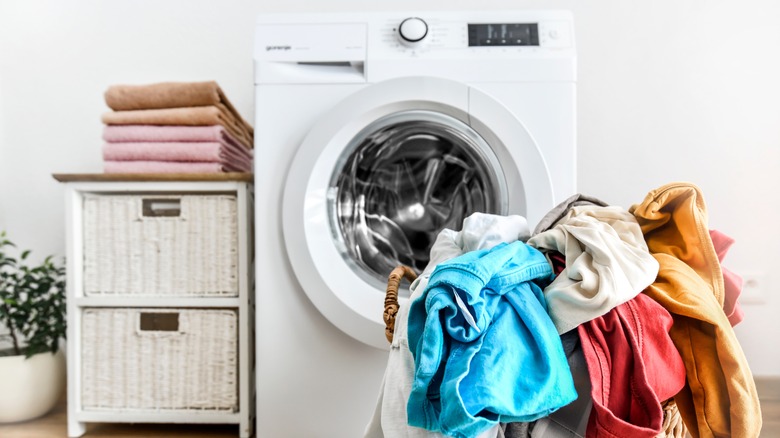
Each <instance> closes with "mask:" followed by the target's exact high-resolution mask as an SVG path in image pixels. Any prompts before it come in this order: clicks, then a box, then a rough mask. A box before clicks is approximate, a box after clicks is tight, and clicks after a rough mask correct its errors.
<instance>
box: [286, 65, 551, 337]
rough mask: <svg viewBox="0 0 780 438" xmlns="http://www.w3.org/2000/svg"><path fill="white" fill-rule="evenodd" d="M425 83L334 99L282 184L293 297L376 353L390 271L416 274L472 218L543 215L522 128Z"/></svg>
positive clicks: (491, 106)
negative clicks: (439, 239)
mask: <svg viewBox="0 0 780 438" xmlns="http://www.w3.org/2000/svg"><path fill="white" fill-rule="evenodd" d="M430 81H431V79H427V80H423V81H422V83H421V80H420V79H411V78H409V79H405V80H393V81H388V82H385V83H380V84H376V85H372V86H370V87H368V88H365V89H364V90H362V91H361V92H358V93H356V94H355V95H353V96H352V97H351V98H349V99H347V100H346V101H344V102H342V103H341V104H340V105H338V106H337V107H336V108H335V109H334V110H333V111H331V112H330V113H329V115H328V116H327V117H325V118H324V119H322V120H320V122H319V123H318V124H317V125H316V126H315V127H314V128H313V129H312V130H311V131H310V133H309V134H308V135H307V137H306V138H305V139H304V141H303V143H302V144H301V148H300V149H299V151H298V153H297V155H296V157H295V159H294V161H293V164H292V166H291V169H290V173H289V175H288V179H287V183H286V187H285V193H284V212H283V214H284V218H283V223H284V237H285V243H286V246H287V250H288V256H289V258H290V262H291V264H292V266H293V269H294V270H295V273H296V276H297V277H298V280H299V282H300V283H301V286H302V287H303V290H304V291H305V292H306V294H307V295H308V297H309V298H310V299H311V301H312V302H313V303H314V304H315V306H316V307H317V308H318V310H319V311H320V312H321V313H322V314H323V315H324V316H325V317H326V318H327V319H328V320H329V321H331V322H332V323H333V324H334V325H336V326H337V327H339V328H340V329H341V330H342V331H344V332H345V333H346V334H348V335H350V336H352V337H354V338H355V339H357V340H359V341H362V342H364V343H367V344H369V345H372V346H375V347H379V348H386V347H387V345H388V344H387V341H386V340H385V337H384V322H383V320H382V312H383V309H384V292H385V286H386V284H387V276H388V275H389V274H390V271H392V270H393V268H395V267H396V266H398V265H406V266H410V267H411V268H413V269H414V270H416V271H417V272H418V273H419V272H422V270H423V269H425V267H426V266H427V264H428V260H429V252H430V249H431V246H432V245H433V243H434V241H435V240H436V236H437V235H438V234H439V232H440V231H441V230H442V229H445V228H449V229H452V230H459V229H460V228H461V225H462V223H463V219H465V218H466V217H468V216H469V215H470V214H472V213H474V212H485V213H493V214H521V215H523V216H531V215H534V216H538V217H541V214H542V212H544V211H547V210H549V208H551V207H552V189H551V183H550V178H549V175H548V174H547V169H546V166H545V165H544V160H543V159H542V157H541V154H540V153H539V150H538V148H537V147H536V145H535V144H534V142H533V140H532V139H531V137H530V136H529V135H528V133H527V132H526V130H525V128H524V127H523V126H522V123H520V121H518V120H516V119H515V118H514V117H513V116H512V115H511V114H509V113H508V111H507V110H506V109H505V108H504V107H503V106H501V105H500V104H498V102H495V101H494V100H493V99H492V98H490V97H488V96H486V95H484V94H481V93H479V92H477V91H476V90H474V89H472V88H470V87H468V86H466V85H463V84H459V83H455V82H451V81H446V80H437V85H438V87H431V86H430V83H429V82H430ZM442 88H444V89H442ZM415 89H416V90H415ZM437 89H438V92H436V91H435V90H437ZM415 91H416V92H415ZM477 94H478V95H479V97H478V98H476V99H475V95H477ZM463 97H465V99H463V101H459V98H463ZM475 102H476V103H477V104H479V102H483V105H486V107H485V108H483V109H482V111H477V110H479V109H480V108H475V107H474V105H475ZM477 113H481V114H477ZM479 116H481V117H479ZM507 123H508V126H507ZM529 213H530V214H529ZM399 292H400V293H401V300H405V299H406V298H407V297H408V290H406V296H404V290H403V289H402V290H401V291H399Z"/></svg>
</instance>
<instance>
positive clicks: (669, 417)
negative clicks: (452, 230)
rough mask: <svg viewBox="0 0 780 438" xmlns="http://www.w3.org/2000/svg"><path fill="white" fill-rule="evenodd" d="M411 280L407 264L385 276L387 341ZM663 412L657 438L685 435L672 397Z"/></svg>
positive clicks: (391, 334) (665, 403)
mask: <svg viewBox="0 0 780 438" xmlns="http://www.w3.org/2000/svg"><path fill="white" fill-rule="evenodd" d="M404 278H405V279H407V280H409V282H412V281H414V280H415V278H417V274H416V273H415V272H414V271H413V270H412V268H410V267H408V266H403V265H401V266H397V267H396V268H395V269H393V271H392V272H391V273H390V275H389V276H388V277H387V290H386V291H385V310H384V314H383V319H384V321H385V336H386V337H387V341H388V342H393V334H394V333H395V316H396V314H397V313H398V308H399V304H398V287H399V286H400V285H401V280H402V279H404ZM661 407H662V408H663V414H664V423H663V432H661V433H660V434H659V435H658V438H683V437H685V436H686V435H687V433H688V429H687V428H686V427H685V424H684V423H683V421H682V417H681V416H680V411H679V410H677V405H676V404H675V402H674V399H669V400H667V401H665V402H663V403H662V404H661Z"/></svg>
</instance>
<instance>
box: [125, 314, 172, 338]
mask: <svg viewBox="0 0 780 438" xmlns="http://www.w3.org/2000/svg"><path fill="white" fill-rule="evenodd" d="M179 315H180V312H138V326H137V330H136V332H137V333H138V334H139V335H156V336H160V335H180V334H183V332H182V331H181V330H180V329H181V326H180V324H179Z"/></svg>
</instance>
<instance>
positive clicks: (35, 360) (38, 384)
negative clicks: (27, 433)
mask: <svg viewBox="0 0 780 438" xmlns="http://www.w3.org/2000/svg"><path fill="white" fill-rule="evenodd" d="M64 387H65V357H64V356H63V354H62V350H59V351H57V353H55V354H51V353H40V354H36V355H34V356H32V357H30V358H29V359H26V358H25V357H24V356H8V357H0V423H14V422H17V421H25V420H30V419H33V418H36V417H40V416H41V415H43V414H45V413H47V412H49V411H50V410H51V408H53V407H54V405H56V404H57V401H58V400H59V398H60V396H61V395H62V392H63V389H64Z"/></svg>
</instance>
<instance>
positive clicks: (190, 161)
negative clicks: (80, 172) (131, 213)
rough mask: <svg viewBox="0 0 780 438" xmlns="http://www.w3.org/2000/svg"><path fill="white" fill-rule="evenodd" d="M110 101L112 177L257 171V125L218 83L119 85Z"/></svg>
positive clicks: (106, 150) (107, 167)
mask: <svg viewBox="0 0 780 438" xmlns="http://www.w3.org/2000/svg"><path fill="white" fill-rule="evenodd" d="M105 100H106V104H107V105H108V106H109V107H110V108H111V109H112V110H113V111H110V112H107V113H105V114H103V123H105V125H106V126H105V128H104V130H103V139H104V140H105V141H106V143H105V144H104V146H103V163H104V171H105V172H106V173H219V172H251V171H252V145H253V135H254V131H253V129H252V126H250V125H249V124H248V123H247V122H246V121H245V120H244V119H243V118H242V117H241V115H240V114H239V113H238V111H236V109H235V108H234V107H233V105H232V104H231V103H230V101H229V100H228V99H227V98H226V97H225V93H224V92H223V91H222V90H221V89H220V87H219V85H217V83H216V82H213V81H212V82H163V83H158V84H150V85H115V86H112V87H109V89H108V90H107V91H106V93H105Z"/></svg>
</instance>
